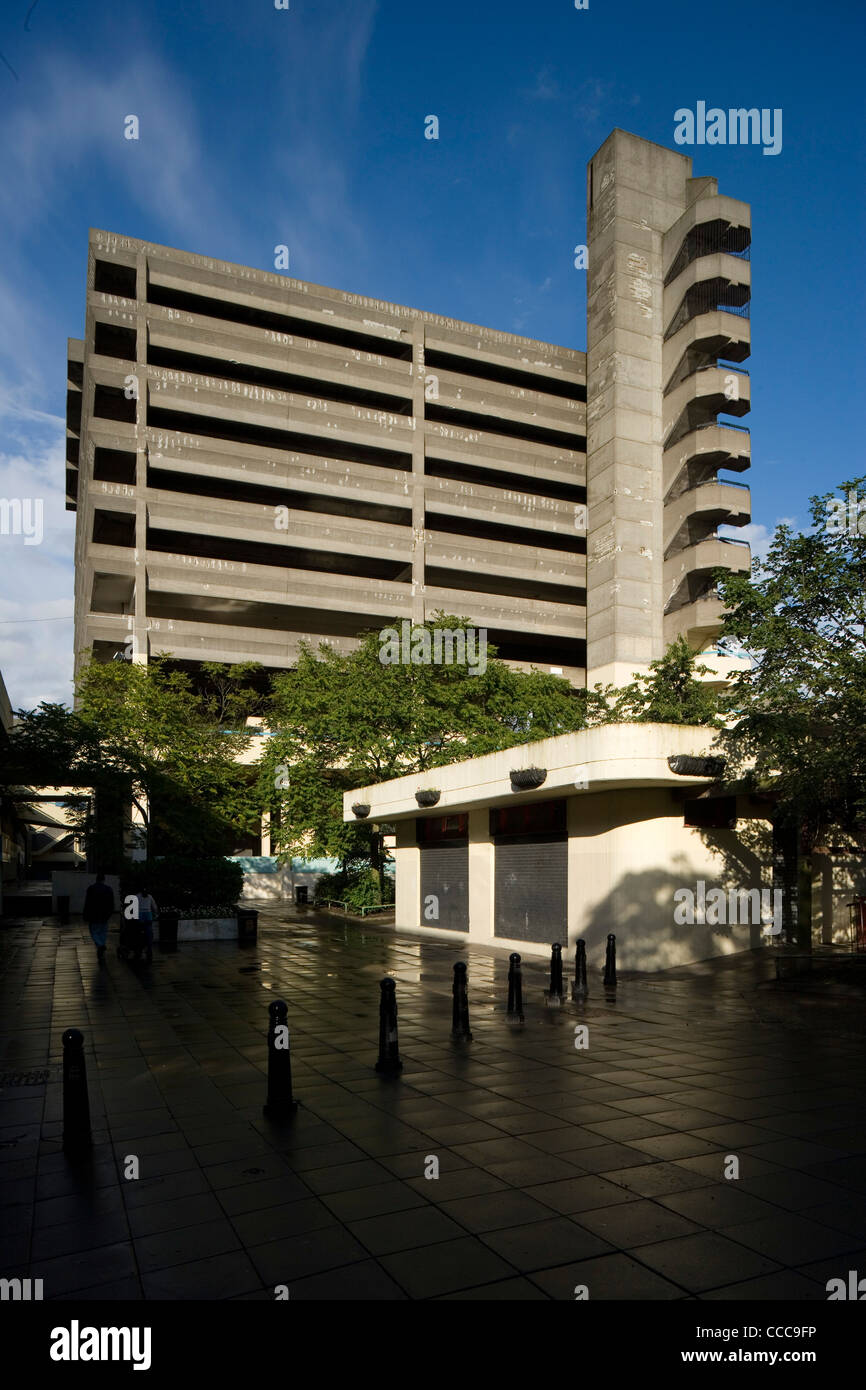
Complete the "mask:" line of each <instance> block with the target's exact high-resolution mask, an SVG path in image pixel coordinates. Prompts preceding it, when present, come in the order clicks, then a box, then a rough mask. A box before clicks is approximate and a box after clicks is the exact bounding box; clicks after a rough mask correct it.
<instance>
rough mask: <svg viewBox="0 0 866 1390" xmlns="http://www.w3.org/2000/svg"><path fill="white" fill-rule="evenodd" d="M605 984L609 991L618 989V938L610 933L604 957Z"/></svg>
mask: <svg viewBox="0 0 866 1390" xmlns="http://www.w3.org/2000/svg"><path fill="white" fill-rule="evenodd" d="M604 983H605V985H607V987H608V988H609V989H616V937H615V936H614V934H613V932H610V933H609V935H608V938H607V950H606V951H605V955H604Z"/></svg>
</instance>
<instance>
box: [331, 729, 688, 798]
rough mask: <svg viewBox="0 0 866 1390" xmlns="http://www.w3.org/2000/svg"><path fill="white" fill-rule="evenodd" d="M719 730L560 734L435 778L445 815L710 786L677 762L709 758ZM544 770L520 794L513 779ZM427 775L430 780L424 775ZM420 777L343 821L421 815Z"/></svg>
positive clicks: (366, 794) (363, 790)
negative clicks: (674, 765)
mask: <svg viewBox="0 0 866 1390" xmlns="http://www.w3.org/2000/svg"><path fill="white" fill-rule="evenodd" d="M713 738H714V730H712V729H706V728H696V727H694V726H692V725H685V724H605V725H602V726H601V727H599V728H596V729H583V730H581V731H580V732H579V733H571V734H559V735H558V736H557V737H555V738H546V739H540V740H539V741H538V742H537V743H524V744H519V745H517V746H516V747H514V748H507V749H505V750H504V751H503V752H501V753H487V754H485V755H484V756H483V757H480V758H467V759H466V761H465V762H460V763H449V764H448V765H447V766H446V767H437V768H436V770H435V776H436V785H437V787H438V788H439V789H440V792H441V796H440V798H439V801H438V803H437V806H436V812H437V814H438V815H444V814H446V813H447V812H449V811H468V810H470V809H471V808H473V807H485V806H496V805H498V804H500V803H502V802H503V801H508V800H517V799H518V798H519V799H520V800H525V801H531V800H535V801H549V800H551V799H552V798H554V797H557V796H573V795H575V793H576V792H581V791H590V792H599V791H612V790H614V789H617V788H625V787H631V788H634V787H674V786H677V787H690V786H693V787H697V788H699V789H700V788H703V787H705V786H708V785H709V784H710V782H711V780H712V779H711V778H708V777H696V776H682V775H680V774H678V773H675V772H672V771H671V769H670V767H669V766H668V758H669V757H671V756H672V755H674V754H687V755H690V756H693V757H695V756H696V757H704V756H707V755H708V754H709V753H710V750H711V746H712V742H713ZM529 767H537V768H544V769H545V770H546V772H547V776H546V778H545V780H544V783H543V784H542V785H541V786H540V787H538V788H536V789H533V790H529V791H519V792H515V791H514V790H513V788H512V782H511V773H512V771H513V770H516V769H519V768H529ZM425 775H427V774H425ZM417 789H418V773H417V772H413V773H410V774H409V775H408V776H406V777H395V778H393V779H392V780H391V781H389V782H379V783H378V784H376V785H373V786H368V787H356V788H354V790H352V791H348V792H345V793H344V794H343V819H344V820H346V821H354V820H355V816H354V815H353V813H352V805H353V803H357V802H364V803H365V804H369V806H370V814H369V820H371V821H398V820H407V819H410V818H414V817H415V816H417V815H418V804H417V802H416V800H415V792H416V791H417Z"/></svg>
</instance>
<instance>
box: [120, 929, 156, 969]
mask: <svg viewBox="0 0 866 1390" xmlns="http://www.w3.org/2000/svg"><path fill="white" fill-rule="evenodd" d="M142 953H143V954H144V958H145V960H146V961H147V962H148V964H150V961H151V958H152V952H151V949H150V947H149V946H148V944H147V932H146V931H145V928H144V923H143V922H139V921H137V920H136V919H135V918H132V919H130V920H128V921H127V920H124V921H122V922H121V924H120V944H119V946H118V948H117V958H118V960H130V959H131V960H135V961H138V960H140V959H141V956H142Z"/></svg>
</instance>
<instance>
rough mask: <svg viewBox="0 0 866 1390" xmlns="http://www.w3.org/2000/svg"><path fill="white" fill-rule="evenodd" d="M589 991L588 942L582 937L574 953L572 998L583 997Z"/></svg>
mask: <svg viewBox="0 0 866 1390" xmlns="http://www.w3.org/2000/svg"><path fill="white" fill-rule="evenodd" d="M587 993H588V990H587V986H586V942H585V941H584V939H583V937H581V939H580V940H579V941H578V943H577V949H576V950H575V953H574V984H573V985H572V986H571V997H572V999H582V998H583V996H584V995H585V994H587Z"/></svg>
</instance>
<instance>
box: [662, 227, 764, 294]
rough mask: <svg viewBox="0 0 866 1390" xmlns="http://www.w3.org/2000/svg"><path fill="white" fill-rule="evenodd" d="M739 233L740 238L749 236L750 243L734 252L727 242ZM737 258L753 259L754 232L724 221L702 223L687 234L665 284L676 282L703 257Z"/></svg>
mask: <svg viewBox="0 0 866 1390" xmlns="http://www.w3.org/2000/svg"><path fill="white" fill-rule="evenodd" d="M737 232H739V233H740V236H741V237H742V236H748V238H749V242H748V245H747V246H744V247H743V248H742V249H741V250H740V251H734V250H733V249H732V248H731V247H730V246H726V245H725V244H724V243H725V242H726V241H729V240H732V239H733V237H734V236H736V234H737ZM715 255H723V256H735V257H736V258H737V260H738V261H750V260H751V259H752V232H751V228H749V227H736V228H735V227H732V226H731V224H730V223H724V222H722V221H715V222H701V223H698V225H697V226H696V227H692V229H691V231H689V232H688V233H687V234H686V237H685V240H684V241H683V244H682V246H681V247H680V249H679V251H678V252H677V255H676V257H675V259H674V261H673V263H672V264H671V268H670V270H669V271H668V273H667V275H666V276H665V284H666V285H669V284H670V283H671V282H672V281H673V280H676V278H677V276H678V275H682V273H683V271H684V270H686V269H687V268H688V266H690V265H691V264H692V262H693V261H697V260H699V259H700V258H701V256H715Z"/></svg>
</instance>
